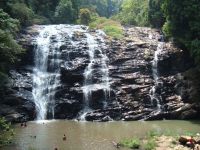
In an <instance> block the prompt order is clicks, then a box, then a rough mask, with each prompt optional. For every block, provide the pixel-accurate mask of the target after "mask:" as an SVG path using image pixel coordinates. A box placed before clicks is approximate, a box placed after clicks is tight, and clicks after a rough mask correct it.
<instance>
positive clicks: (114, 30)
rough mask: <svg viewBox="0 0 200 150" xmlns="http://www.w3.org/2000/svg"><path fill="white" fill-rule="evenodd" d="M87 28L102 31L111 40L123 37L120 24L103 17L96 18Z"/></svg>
mask: <svg viewBox="0 0 200 150" xmlns="http://www.w3.org/2000/svg"><path fill="white" fill-rule="evenodd" d="M89 26H90V28H96V29H102V30H103V31H104V32H105V33H106V34H107V35H109V36H110V37H113V38H117V39H120V38H122V37H123V27H122V26H121V24H120V23H119V22H116V21H113V20H111V19H107V18H105V17H97V18H96V19H95V20H93V22H91V23H90V24H89Z"/></svg>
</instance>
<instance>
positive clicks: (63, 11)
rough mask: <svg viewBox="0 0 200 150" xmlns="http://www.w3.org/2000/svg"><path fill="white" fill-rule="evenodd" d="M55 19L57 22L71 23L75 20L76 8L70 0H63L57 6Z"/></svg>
mask: <svg viewBox="0 0 200 150" xmlns="http://www.w3.org/2000/svg"><path fill="white" fill-rule="evenodd" d="M55 21H56V22H57V23H71V22H74V21H75V10H74V8H73V5H72V2H71V1H70V0H61V1H60V2H59V4H58V6H57V7H56V11H55Z"/></svg>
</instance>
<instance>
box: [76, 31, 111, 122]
mask: <svg viewBox="0 0 200 150" xmlns="http://www.w3.org/2000/svg"><path fill="white" fill-rule="evenodd" d="M85 35H86V37H87V43H88V47H89V49H88V53H89V61H90V63H89V64H88V66H87V68H86V69H85V71H84V78H85V79H84V86H83V93H84V101H85V106H84V110H83V112H82V114H81V117H80V119H81V120H85V116H86V114H87V113H88V112H89V111H90V110H91V108H90V106H89V105H90V101H91V99H92V91H94V90H99V89H103V91H104V96H105V100H104V107H106V105H107V102H106V99H107V98H108V97H109V93H110V84H109V69H108V66H107V61H108V57H107V56H106V55H105V54H104V53H103V51H102V47H100V45H99V44H98V41H97V39H98V40H99V42H100V43H101V46H105V42H104V40H103V36H104V35H105V34H104V33H103V32H102V31H97V35H96V37H95V36H93V35H91V34H89V33H86V34H85ZM97 71H98V72H99V74H100V76H101V80H100V83H95V82H93V74H94V72H97Z"/></svg>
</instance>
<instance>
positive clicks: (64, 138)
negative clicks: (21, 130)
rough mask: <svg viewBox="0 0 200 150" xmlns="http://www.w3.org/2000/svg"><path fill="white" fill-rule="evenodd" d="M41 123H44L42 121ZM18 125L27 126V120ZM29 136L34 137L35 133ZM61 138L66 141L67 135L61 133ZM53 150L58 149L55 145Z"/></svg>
mask: <svg viewBox="0 0 200 150" xmlns="http://www.w3.org/2000/svg"><path fill="white" fill-rule="evenodd" d="M43 124H44V123H43ZM20 126H21V127H27V122H26V121H24V122H22V123H21V124H20ZM30 137H31V138H35V139H36V135H35V136H30ZM62 140H63V141H66V140H67V137H66V135H65V134H64V135H63V137H62ZM54 150H58V148H57V147H55V148H54Z"/></svg>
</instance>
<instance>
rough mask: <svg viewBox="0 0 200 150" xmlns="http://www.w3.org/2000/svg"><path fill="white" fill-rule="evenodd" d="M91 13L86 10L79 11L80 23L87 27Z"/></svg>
mask: <svg viewBox="0 0 200 150" xmlns="http://www.w3.org/2000/svg"><path fill="white" fill-rule="evenodd" d="M90 14H91V12H90V10H89V9H87V8H82V9H80V23H81V24H85V25H88V24H89V23H90V21H91V16H90Z"/></svg>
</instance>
